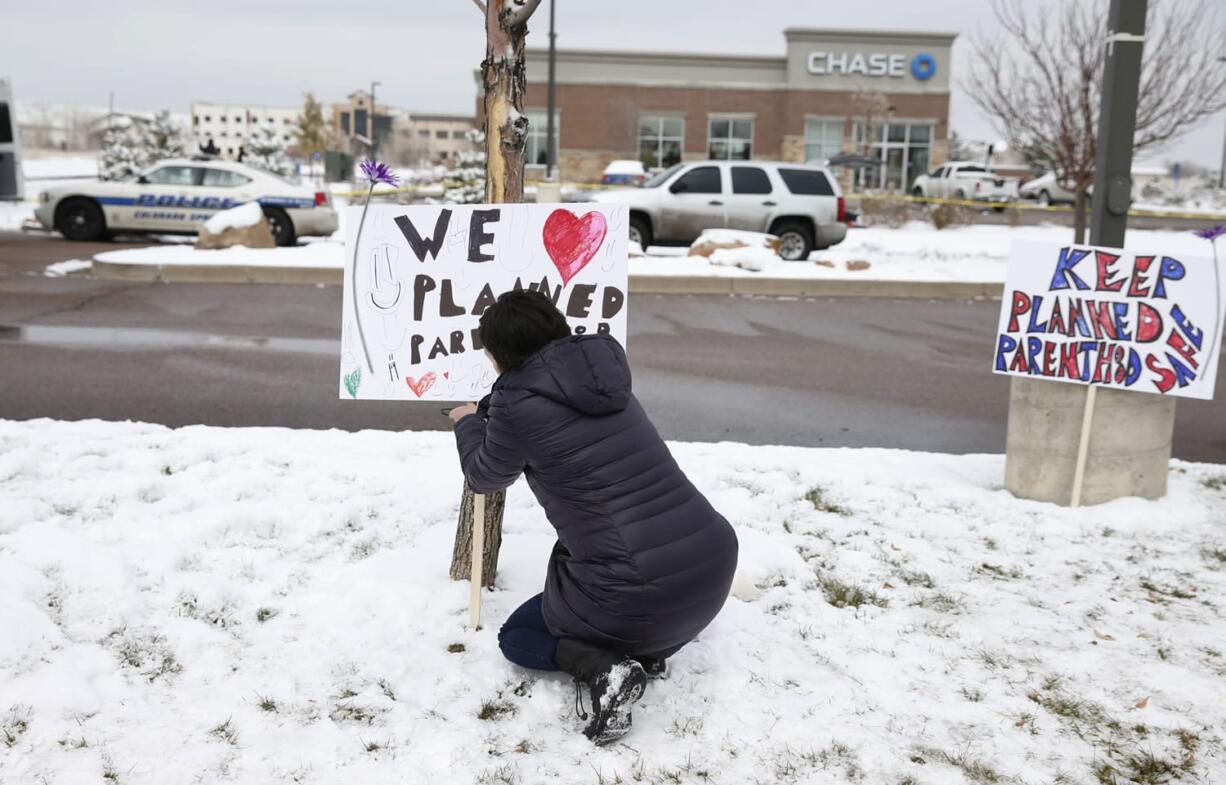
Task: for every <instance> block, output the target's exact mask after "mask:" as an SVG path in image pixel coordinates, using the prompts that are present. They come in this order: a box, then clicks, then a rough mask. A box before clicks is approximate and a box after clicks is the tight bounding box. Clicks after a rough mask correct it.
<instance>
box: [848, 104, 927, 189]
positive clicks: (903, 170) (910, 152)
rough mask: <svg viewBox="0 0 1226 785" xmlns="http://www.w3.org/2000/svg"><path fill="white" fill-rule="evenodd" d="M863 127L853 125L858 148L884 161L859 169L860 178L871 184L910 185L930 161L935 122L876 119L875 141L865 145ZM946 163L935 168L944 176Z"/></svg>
mask: <svg viewBox="0 0 1226 785" xmlns="http://www.w3.org/2000/svg"><path fill="white" fill-rule="evenodd" d="M864 136H865V134H864V128H863V126H862V124H861V123H859V122H857V123H856V125H855V129H854V137H855V140H856V143H855V149H856V152H865V153H866V154H867V155H869V156H871V157H873V158H876V159H877V160H879V161H881V164H882V165H881V166H878V167H873V168H870V167H866V168H864V169H861V170H860V173H859V175H858V181H859V183H860V184H861V185H863V186H866V187H869V188H887V189H891V190H895V189H910V188H911V186H912V184H913V183H914V182H915V178H916V177H918V176H920V175H921V174H923V173H924V172H925V171H926V170H927V168H928V165H929V162H930V161H931V153H932V125H931V124H930V123H905V122H889V121H887V120H882V121H880V123H876V122H875V123H874V129H873V133H872V137H873V138H874V139H875V141H874V142H873V143H872V144H870V145H868V147H867V149H866V148H865V146H864V143H863V140H864ZM943 171H944V167H942V168H940V169H938V170H937V171H936V172H934V176H937V177H939V176H941V173H942V172H943Z"/></svg>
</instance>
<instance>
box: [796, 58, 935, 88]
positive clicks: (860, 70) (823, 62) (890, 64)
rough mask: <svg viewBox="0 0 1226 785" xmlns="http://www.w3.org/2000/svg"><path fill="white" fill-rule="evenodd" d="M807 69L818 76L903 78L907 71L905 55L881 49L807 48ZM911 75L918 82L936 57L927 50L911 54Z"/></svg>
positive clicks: (930, 74)
mask: <svg viewBox="0 0 1226 785" xmlns="http://www.w3.org/2000/svg"><path fill="white" fill-rule="evenodd" d="M807 66H808V71H809V73H811V74H815V75H817V76H836V75H837V76H856V75H859V76H874V77H880V76H885V77H894V78H896V79H902V78H904V77H906V75H907V69H908V65H907V56H906V55H902V54H886V53H884V52H868V53H864V52H821V51H818V52H810V53H809V59H808V63H807ZM910 71H911V75H912V76H913V77H915V78H916V79H918V80H919V81H921V82H926V81H928V80H929V79H931V78H932V77H933V76H934V75H935V74H936V72H937V59H936V58H935V57H933V56H932V55H931V54H928V53H927V52H921V53H919V54H917V55H915V56H914V57H912V58H911V63H910Z"/></svg>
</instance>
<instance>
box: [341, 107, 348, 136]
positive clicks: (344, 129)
mask: <svg viewBox="0 0 1226 785" xmlns="http://www.w3.org/2000/svg"><path fill="white" fill-rule="evenodd" d="M341 133H342V134H344V135H345V136H348V135H349V113H348V112H341Z"/></svg>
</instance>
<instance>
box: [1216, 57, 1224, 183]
mask: <svg viewBox="0 0 1226 785" xmlns="http://www.w3.org/2000/svg"><path fill="white" fill-rule="evenodd" d="M1217 61H1218V62H1219V63H1226V57H1219V58H1218V59H1217ZM1217 187H1218V188H1226V131H1223V132H1222V168H1220V169H1218V173H1217Z"/></svg>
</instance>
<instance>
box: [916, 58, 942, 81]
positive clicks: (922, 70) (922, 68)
mask: <svg viewBox="0 0 1226 785" xmlns="http://www.w3.org/2000/svg"><path fill="white" fill-rule="evenodd" d="M936 72H937V59H936V58H935V57H933V56H932V55H930V54H928V53H927V52H920V53H919V54H917V55H916V56H915V57H913V58H911V75H912V76H914V77H915V78H916V79H918V80H920V81H921V82H926V81H928V80H929V79H931V78H932V75H933V74H935V73H936Z"/></svg>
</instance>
